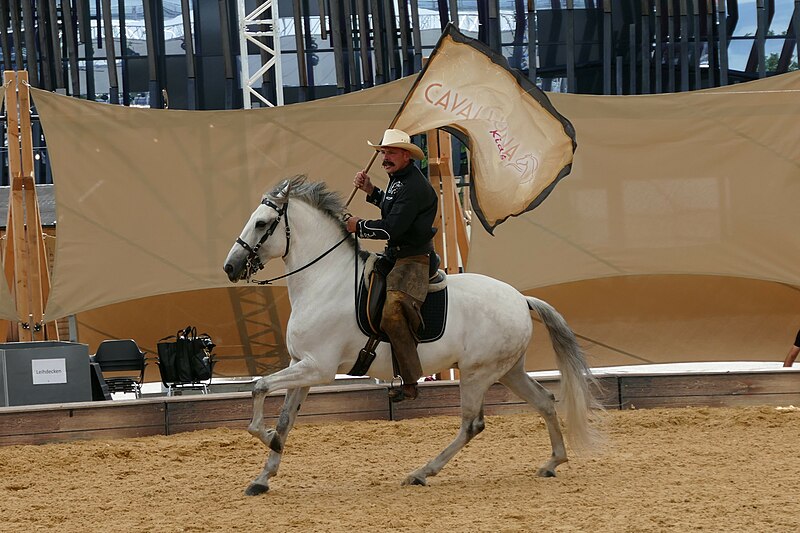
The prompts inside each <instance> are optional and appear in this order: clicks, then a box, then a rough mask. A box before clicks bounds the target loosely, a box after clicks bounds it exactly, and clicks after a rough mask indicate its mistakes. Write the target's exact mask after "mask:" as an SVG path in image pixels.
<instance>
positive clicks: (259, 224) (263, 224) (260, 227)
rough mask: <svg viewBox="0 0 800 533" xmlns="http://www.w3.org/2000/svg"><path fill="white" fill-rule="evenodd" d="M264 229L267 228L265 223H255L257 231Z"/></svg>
mask: <svg viewBox="0 0 800 533" xmlns="http://www.w3.org/2000/svg"><path fill="white" fill-rule="evenodd" d="M266 227H267V223H266V222H264V221H263V220H259V221H258V222H256V228H257V229H264V228H266Z"/></svg>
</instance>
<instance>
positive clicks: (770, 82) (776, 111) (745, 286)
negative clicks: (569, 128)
mask: <svg viewBox="0 0 800 533" xmlns="http://www.w3.org/2000/svg"><path fill="white" fill-rule="evenodd" d="M411 81H412V80H408V79H407V80H401V81H399V82H395V83H392V84H388V85H384V86H381V87H377V88H374V89H370V90H366V91H361V92H358V93H352V94H349V95H345V96H341V97H336V98H330V99H326V100H322V101H316V102H310V103H305V104H297V105H292V106H286V107H283V108H277V109H264V110H252V111H250V110H248V111H244V110H240V111H214V112H197V111H194V112H184V111H172V110H151V109H131V108H123V107H116V106H109V105H104V104H97V103H92V102H85V101H80V100H77V99H72V98H66V97H61V96H58V95H55V94H52V93H47V92H42V91H34V92H33V96H34V100H35V103H36V104H37V108H38V110H39V114H40V117H41V121H42V124H43V127H44V132H45V135H46V137H47V142H48V147H49V151H50V157H51V161H52V165H53V173H54V181H55V183H56V201H57V215H58V216H57V219H58V242H57V250H56V259H55V268H54V275H53V285H52V292H51V294H50V300H49V303H48V305H47V309H46V318H47V319H48V320H52V319H54V318H58V317H63V316H66V315H69V314H73V313H79V312H82V311H88V310H90V309H97V308H100V307H103V306H108V305H109V304H113V303H116V302H123V301H126V300H132V299H135V298H142V297H146V296H154V295H158V294H165V293H170V292H177V291H188V290H195V289H201V288H214V287H226V286H228V282H227V279H226V278H225V276H224V274H223V272H222V270H221V264H222V261H223V259H224V257H225V255H226V254H227V252H228V250H229V248H230V246H231V244H232V243H233V240H234V239H235V237H236V235H237V234H238V232H239V231H240V229H241V225H242V224H243V223H244V221H245V220H246V218H247V216H248V214H249V213H250V211H251V210H252V208H253V207H254V206H255V204H256V202H257V201H258V198H259V195H260V194H261V193H262V192H263V191H264V190H265V189H266V188H268V187H269V186H271V185H272V184H274V183H275V182H276V181H277V180H278V179H280V178H281V177H283V176H286V175H292V174H295V173H306V174H309V175H310V176H311V177H312V178H313V179H320V180H324V181H326V182H327V183H328V184H329V185H330V186H331V187H333V188H335V189H337V190H339V191H341V192H343V193H347V192H349V190H350V189H351V183H352V176H353V173H354V172H355V171H356V170H357V169H359V168H361V167H362V166H364V165H365V164H366V162H367V161H368V159H369V156H370V155H371V151H370V149H369V147H368V146H366V144H365V140H366V139H374V138H379V137H380V134H381V132H382V130H383V129H384V128H385V127H386V125H388V124H389V122H390V121H391V118H392V117H393V116H394V113H395V112H396V111H397V109H398V107H399V105H400V103H401V102H402V100H403V98H404V96H405V94H406V92H407V91H408V88H409V87H410V84H411ZM550 96H551V99H552V102H553V104H554V106H555V107H556V109H557V110H558V111H559V112H560V113H561V114H563V115H564V116H566V117H567V118H568V119H569V120H570V121H571V122H572V123H573V125H574V126H575V129H576V132H577V141H578V149H577V151H576V154H575V161H574V166H573V170H572V174H571V175H569V176H567V177H566V178H565V179H564V180H562V181H561V183H560V184H559V185H558V186H557V187H556V189H555V190H554V191H553V193H552V194H551V195H550V196H549V198H548V199H547V201H545V202H544V203H543V204H542V205H541V206H540V207H538V208H537V209H535V210H534V211H532V212H530V213H527V214H525V215H523V216H521V217H519V218H515V219H509V220H508V221H507V222H506V223H504V224H502V225H501V226H499V227H498V228H497V229H496V230H495V237H491V236H489V235H487V234H485V233H484V232H483V230H482V229H481V228H478V227H476V228H474V231H473V234H472V245H471V249H470V253H471V256H470V261H469V264H468V270H470V271H476V272H482V273H485V274H488V275H491V276H494V277H497V278H500V279H503V280H505V281H508V282H509V283H511V284H513V285H515V286H516V287H517V288H519V289H520V290H524V291H527V292H529V293H533V294H536V295H538V296H542V297H545V298H546V299H548V300H549V301H551V303H553V304H554V305H556V307H558V308H559V309H560V310H561V311H562V312H563V313H564V314H565V316H566V317H567V319H568V321H569V322H570V323H571V325H572V326H573V327H574V328H575V329H576V331H577V332H578V334H579V335H580V336H581V337H582V338H584V340H585V341H586V343H587V346H589V347H590V352H591V353H592V354H593V356H594V357H595V359H594V360H593V364H616V363H634V362H647V361H659V362H663V361H674V360H725V359H727V360H730V359H774V360H778V359H781V358H782V357H783V355H784V354H783V352H784V351H785V348H787V347H788V343H789V341H790V340H791V339H790V338H789V334H790V332H791V329H792V328H793V327H794V328H796V327H797V325H792V324H793V321H797V322H800V317H798V315H800V311H798V310H800V291H798V290H797V289H796V287H797V286H800V270H798V268H797V265H799V264H800V235H799V234H798V231H797V229H798V228H799V227H800V210H798V208H797V206H798V204H800V173H798V163H800V147H799V146H798V144H797V142H796V138H797V135H796V134H792V133H791V132H796V131H797V128H798V126H797V124H798V118H800V74H797V73H794V74H785V75H782V76H777V77H774V78H769V79H766V80H761V81H757V82H750V83H746V84H739V85H736V86H733V87H727V88H722V89H711V90H707V91H698V92H692V93H681V94H670V95H654V96H642V97H635V96H624V97H600V96H578V95H561V94H552V95H550ZM373 173H375V174H377V173H378V171H373ZM351 207H352V208H353V210H354V212H355V213H357V214H358V213H362V212H363V213H364V214H367V213H370V207H368V206H365V205H364V202H362V201H361V200H360V198H357V199H356V201H354V202H353V204H351ZM281 271H282V265H280V264H273V265H271V266H270V267H269V270H268V271H267V272H266V273H265V275H271V274H279V273H280V272H281ZM754 280H758V281H754ZM714 299H716V300H717V301H716V302H715V301H714ZM645 300H646V301H645ZM723 306H724V307H723ZM95 314H98V313H95ZM536 342H541V339H540V340H539V341H536ZM531 366H532V367H549V366H552V363H551V362H549V361H538V362H532V364H531Z"/></svg>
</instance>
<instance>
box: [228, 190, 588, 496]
mask: <svg viewBox="0 0 800 533" xmlns="http://www.w3.org/2000/svg"><path fill="white" fill-rule="evenodd" d="M343 209H344V207H343V205H342V201H341V198H340V197H339V195H338V194H336V193H334V192H332V191H330V190H328V189H327V188H326V186H325V185H324V184H322V183H306V181H305V177H303V176H297V177H294V178H292V179H290V180H285V181H283V182H281V183H280V184H279V185H278V186H277V187H275V189H273V190H272V191H271V192H269V193H267V194H266V195H264V197H263V199H262V202H261V203H260V204H259V205H258V207H257V208H256V210H255V211H254V212H253V214H252V215H251V216H250V219H249V220H248V221H247V224H245V226H244V229H243V230H242V233H241V234H240V236H239V238H238V239H237V241H236V243H235V244H234V245H233V247H232V248H231V251H230V253H229V254H228V257H227V259H225V265H224V270H225V272H226V273H227V275H228V278H229V279H230V280H231V281H232V282H237V281H240V280H242V279H247V280H249V279H250V277H251V276H252V275H253V274H254V273H255V272H257V271H258V270H259V269H260V268H262V265H263V263H266V262H267V261H269V260H270V259H273V258H276V257H282V258H283V260H284V263H285V265H286V270H287V272H289V273H290V274H289V275H288V277H287V285H288V288H289V300H290V301H291V306H292V312H291V316H290V318H289V323H288V325H287V330H286V345H287V348H288V350H289V355H290V356H291V363H290V365H289V366H288V367H287V368H285V369H283V370H280V371H278V372H275V373H274V374H271V375H269V376H266V377H262V378H261V379H259V380H258V382H257V383H256V385H255V388H254V390H253V402H254V404H253V418H252V421H251V423H250V426H249V428H248V431H249V432H250V433H251V434H252V435H254V436H256V437H258V438H259V439H260V440H261V441H262V442H263V443H264V444H265V445H267V446H268V447H269V448H270V450H271V451H270V452H269V456H268V458H267V462H266V465H265V466H264V469H263V470H262V472H261V473H260V474H259V475H258V477H256V479H255V480H254V481H253V482H252V483H251V484H250V486H249V487H248V488H247V490H246V491H245V492H246V494H249V495H256V494H260V493H263V492H266V491H268V490H269V479H270V478H271V477H272V476H274V475H276V474H277V472H278V466H279V465H280V461H281V453H282V451H283V446H284V443H285V442H286V436H287V434H288V433H289V431H290V430H291V428H292V426H293V424H294V422H295V419H296V417H297V412H298V410H299V409H300V405H301V403H302V402H303V400H304V399H305V398H306V395H307V394H308V391H309V387H312V386H314V385H324V384H329V383H330V382H331V381H332V380H333V379H334V378H335V376H336V373H337V372H338V373H346V372H348V371H349V370H350V369H351V368H352V367H353V364H354V362H355V360H356V358H357V356H358V353H359V350H360V349H361V348H363V347H364V344H365V342H366V340H367V337H366V336H365V335H364V334H363V333H362V332H361V331H360V330H359V328H358V325H357V323H356V316H355V295H356V290H357V289H356V287H355V279H354V278H355V276H356V273H355V272H356V268H358V269H359V272H360V270H361V269H363V265H364V254H363V253H362V254H357V253H356V242H355V239H354V238H353V237H352V236H351V235H349V234H348V233H347V231H346V230H345V227H344V224H343V222H342V220H341V215H342V213H343ZM290 230H291V231H290ZM273 233H274V235H273ZM337 243H338V244H341V246H338V244H337ZM295 271H297V272H295ZM447 283H448V291H449V294H448V300H449V301H448V309H447V322H446V324H447V326H446V330H445V332H444V335H443V336H442V337H441V339H439V340H438V341H435V342H432V343H427V344H420V345H419V357H420V361H421V363H422V368H423V371H424V373H425V375H430V374H434V373H436V372H441V371H444V370H446V369H449V368H453V367H454V366H457V367H458V369H459V372H460V393H461V410H462V415H461V429H460V431H459V433H458V435H457V436H456V438H455V439H454V440H453V441H452V443H450V445H449V446H447V448H445V449H444V450H443V451H442V452H441V453H440V454H439V455H438V456H437V457H436V458H434V459H433V460H431V461H430V462H428V463H427V464H425V465H424V466H422V467H421V468H418V469H417V470H415V471H413V472H411V473H410V474H409V475H408V476H407V477H406V478H405V480H404V481H403V484H411V485H425V484H426V480H427V478H428V477H430V476H435V475H436V474H438V473H439V471H440V470H441V469H442V468H443V467H444V466H445V464H447V462H448V461H449V460H450V459H451V458H452V457H453V456H454V455H455V454H456V453H457V452H458V451H459V450H461V448H463V447H464V446H465V445H466V444H467V443H468V442H469V441H470V440H471V439H472V438H473V437H475V435H477V434H478V433H480V432H481V431H483V428H484V421H483V402H484V395H485V394H486V391H487V390H488V389H489V387H490V386H491V385H492V384H493V383H495V382H497V381H499V382H500V383H502V384H503V385H505V386H506V387H508V388H509V389H510V390H511V391H513V392H514V393H515V394H517V395H518V396H519V397H520V398H522V399H523V400H525V401H527V402H528V403H529V404H530V405H531V406H532V407H533V408H534V409H535V410H536V411H538V413H539V414H540V415H541V416H542V417H543V418H544V420H545V422H546V424H547V429H548V432H549V435H550V443H551V446H552V449H553V452H552V455H551V457H550V458H549V459H548V460H547V461H546V462H545V463H544V464H543V465H542V466H541V468H539V470H538V472H537V475H539V476H543V477H550V476H555V468H556V467H557V466H558V465H559V464H561V463H564V462H565V461H566V460H567V454H566V449H565V446H564V439H563V437H562V434H561V429H560V426H559V418H558V415H557V413H556V409H555V404H554V397H553V395H552V394H551V393H550V392H549V391H547V389H545V388H544V387H543V386H542V385H540V384H539V383H537V382H536V381H534V380H533V379H531V378H530V377H529V376H528V375H527V373H526V372H525V351H526V349H527V347H528V343H529V342H530V340H531V336H532V334H533V324H532V321H531V316H530V311H531V310H535V311H536V312H537V313H538V314H539V316H540V317H541V319H542V322H543V323H544V324H545V326H546V327H547V330H548V331H549V333H550V337H551V341H552V343H553V347H554V349H555V353H556V354H557V359H558V367H559V370H560V372H561V392H562V396H563V400H562V401H563V402H564V412H565V415H566V416H565V418H566V422H567V431H568V434H569V435H570V437H571V441H572V443H573V445H575V446H580V447H586V446H588V445H590V444H591V443H592V441H593V440H594V439H595V437H596V436H598V433H599V432H598V431H597V429H596V428H595V427H593V426H592V424H591V423H590V420H589V418H590V416H591V410H592V409H593V408H595V407H598V404H597V403H596V401H595V399H594V398H593V396H592V394H591V392H590V390H589V383H590V382H591V381H592V380H593V378H592V376H591V373H590V370H589V368H588V366H587V364H586V361H585V359H584V356H583V353H582V352H581V349H580V347H579V346H578V344H577V342H576V339H575V335H574V334H573V332H572V331H571V330H570V328H569V327H568V326H567V324H566V322H565V321H564V319H563V318H562V317H561V315H560V314H559V313H558V312H557V311H556V310H555V309H553V307H551V306H550V305H549V304H547V303H545V302H543V301H541V300H538V299H536V298H533V297H530V296H524V295H522V294H521V293H519V292H518V291H517V290H516V289H514V288H513V287H511V286H510V285H507V284H505V283H503V282H500V281H497V280H495V279H492V278H489V277H486V276H482V275H478V274H458V275H451V276H448V278H447ZM369 375H370V376H371V377H373V378H378V379H382V380H391V379H392V377H393V372H392V363H391V353H390V348H389V345H388V344H387V343H382V344H381V345H379V346H378V349H377V358H376V359H375V361H374V363H373V364H372V366H371V368H370V369H369ZM282 389H286V400H285V403H284V405H283V408H282V410H281V413H280V417H279V419H278V423H277V426H276V428H275V429H268V428H266V427H265V425H264V399H265V397H266V396H267V395H268V394H269V393H271V392H273V391H276V390H282ZM421 393H422V394H425V390H424V389H422V391H421ZM387 401H388V400H387Z"/></svg>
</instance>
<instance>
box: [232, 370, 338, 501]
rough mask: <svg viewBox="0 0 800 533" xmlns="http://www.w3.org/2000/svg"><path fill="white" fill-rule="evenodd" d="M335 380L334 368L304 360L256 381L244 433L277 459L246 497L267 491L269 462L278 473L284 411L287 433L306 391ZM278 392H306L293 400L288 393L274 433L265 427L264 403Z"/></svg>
mask: <svg viewBox="0 0 800 533" xmlns="http://www.w3.org/2000/svg"><path fill="white" fill-rule="evenodd" d="M334 377H336V369H335V368H334V369H333V370H331V371H325V370H324V369H322V368H320V367H319V365H317V364H316V362H315V361H314V359H313V358H306V359H303V360H301V361H299V362H298V363H295V364H293V365H290V366H289V367H287V368H284V369H283V370H280V371H278V372H275V373H274V374H271V375H269V376H266V377H263V378H261V379H259V380H258V381H257V382H256V385H255V387H254V388H253V418H252V420H251V421H250V426H249V427H248V428H247V431H248V432H250V434H251V435H253V436H255V437H257V438H258V439H259V440H260V441H261V442H263V443H264V444H265V445H267V446H268V447H269V448H270V450H272V451H273V452H275V453H276V454H278V457H277V459H273V460H272V461H270V460H269V459H268V461H267V465H266V466H265V467H264V471H263V472H262V473H261V475H259V477H257V478H256V479H255V480H254V481H253V483H252V484H251V485H250V486H249V487H248V488H247V491H246V493H247V494H250V495H255V494H260V493H262V492H266V491H267V490H269V485H268V483H267V481H268V479H269V477H270V474H269V472H270V463H271V462H272V463H275V470H277V463H280V453H281V452H282V451H283V443H284V442H285V435H284V436H283V437H281V434H280V430H281V425H280V421H281V420H283V419H284V413H285V412H286V411H287V409H289V410H290V412H289V413H286V417H285V418H286V420H287V422H288V425H287V426H286V429H285V432H286V433H288V431H289V429H290V428H291V425H292V424H293V423H294V419H295V416H296V413H297V409H298V408H299V405H300V402H302V400H303V399H304V398H305V396H306V394H307V393H308V388H309V387H311V386H313V385H320V384H323V383H328V382H330V381H331V380H333V378H334ZM280 389H286V390H287V391H290V390H293V389H305V390H306V392H305V393H303V394H301V395H300V396H297V397H296V398H295V396H296V395H293V394H290V393H287V395H286V402H285V403H284V408H283V410H282V412H281V417H280V419H279V426H278V429H279V431H275V430H274V429H271V428H267V427H265V425H264V400H265V399H266V397H267V395H268V394H269V393H270V392H273V391H276V390H280ZM290 401H296V403H294V404H293V405H291V406H290V405H289V402H290ZM290 408H291V409H290ZM273 475H274V474H273Z"/></svg>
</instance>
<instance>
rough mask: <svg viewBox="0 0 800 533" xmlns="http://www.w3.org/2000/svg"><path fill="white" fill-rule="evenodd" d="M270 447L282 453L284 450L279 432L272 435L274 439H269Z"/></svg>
mask: <svg viewBox="0 0 800 533" xmlns="http://www.w3.org/2000/svg"><path fill="white" fill-rule="evenodd" d="M269 449H270V450H272V451H273V452H275V453H281V452H282V451H283V446H281V438H280V436H279V435H278V433H277V432H275V433H274V434H273V435H272V439H270V441H269Z"/></svg>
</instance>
